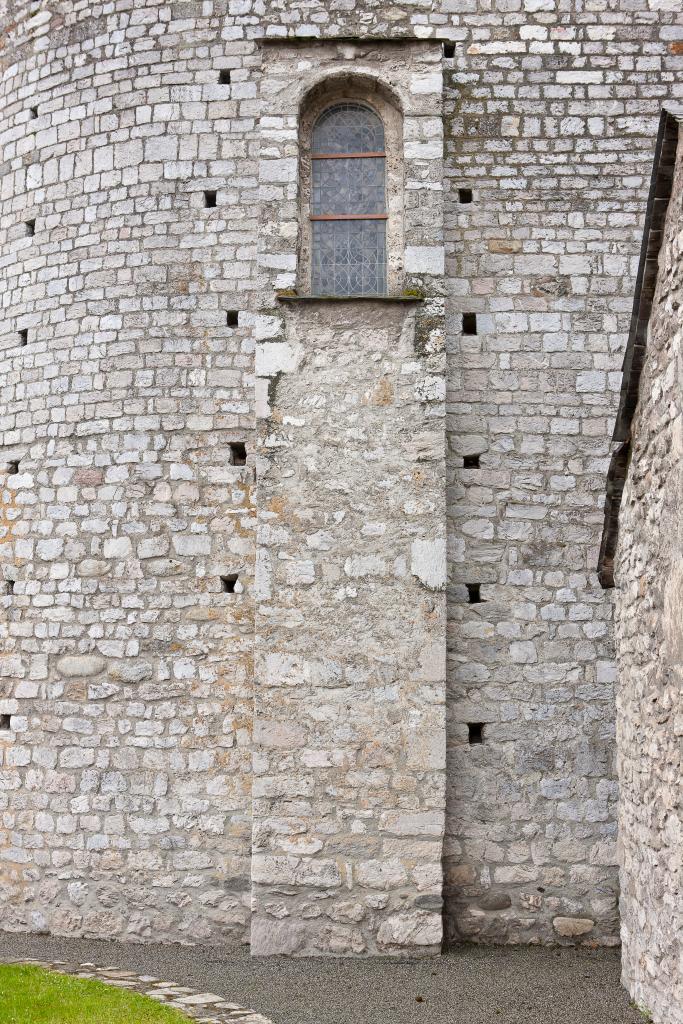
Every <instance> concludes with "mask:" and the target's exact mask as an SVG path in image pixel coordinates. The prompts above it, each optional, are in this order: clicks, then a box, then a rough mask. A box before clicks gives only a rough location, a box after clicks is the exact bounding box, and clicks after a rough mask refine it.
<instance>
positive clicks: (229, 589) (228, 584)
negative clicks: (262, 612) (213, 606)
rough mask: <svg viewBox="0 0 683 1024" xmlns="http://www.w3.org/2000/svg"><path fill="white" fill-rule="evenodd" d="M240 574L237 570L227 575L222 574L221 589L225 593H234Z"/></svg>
mask: <svg viewBox="0 0 683 1024" xmlns="http://www.w3.org/2000/svg"><path fill="white" fill-rule="evenodd" d="M238 579H239V576H238V574H237V573H236V572H230V573H228V575H227V576H221V590H222V591H223V593H224V594H234V593H235V586H236V585H237V580H238Z"/></svg>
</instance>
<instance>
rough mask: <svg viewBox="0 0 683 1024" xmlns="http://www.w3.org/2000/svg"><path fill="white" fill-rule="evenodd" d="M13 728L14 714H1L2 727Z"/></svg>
mask: <svg viewBox="0 0 683 1024" xmlns="http://www.w3.org/2000/svg"><path fill="white" fill-rule="evenodd" d="M11 728H12V716H11V715H0V729H11Z"/></svg>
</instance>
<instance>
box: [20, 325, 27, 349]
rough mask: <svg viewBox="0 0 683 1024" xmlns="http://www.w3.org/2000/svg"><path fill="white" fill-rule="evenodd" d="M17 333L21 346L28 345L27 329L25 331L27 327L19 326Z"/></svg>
mask: <svg viewBox="0 0 683 1024" xmlns="http://www.w3.org/2000/svg"><path fill="white" fill-rule="evenodd" d="M17 333H18V335H19V344H20V345H21V346H22V348H23V347H24V345H28V331H27V329H26V328H25V327H21V328H20V329H19V330H18V331H17Z"/></svg>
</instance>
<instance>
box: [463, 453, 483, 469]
mask: <svg viewBox="0 0 683 1024" xmlns="http://www.w3.org/2000/svg"><path fill="white" fill-rule="evenodd" d="M462 468H463V469H481V466H480V464H479V456H478V455H463V459H462Z"/></svg>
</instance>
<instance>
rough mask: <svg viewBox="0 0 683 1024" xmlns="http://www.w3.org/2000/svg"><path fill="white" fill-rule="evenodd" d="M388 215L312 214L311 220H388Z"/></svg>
mask: <svg viewBox="0 0 683 1024" xmlns="http://www.w3.org/2000/svg"><path fill="white" fill-rule="evenodd" d="M388 217H389V214H388V213H312V214H311V217H310V219H311V220H387V219H388Z"/></svg>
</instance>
